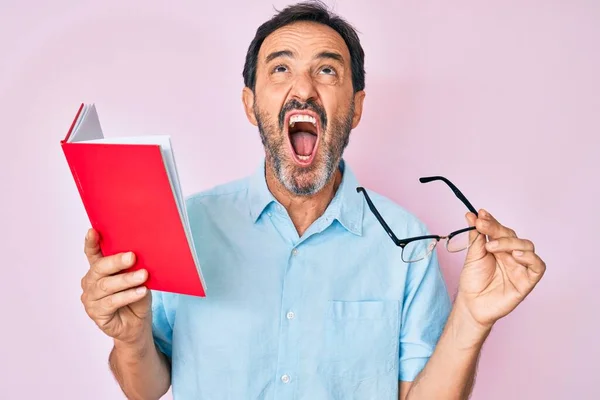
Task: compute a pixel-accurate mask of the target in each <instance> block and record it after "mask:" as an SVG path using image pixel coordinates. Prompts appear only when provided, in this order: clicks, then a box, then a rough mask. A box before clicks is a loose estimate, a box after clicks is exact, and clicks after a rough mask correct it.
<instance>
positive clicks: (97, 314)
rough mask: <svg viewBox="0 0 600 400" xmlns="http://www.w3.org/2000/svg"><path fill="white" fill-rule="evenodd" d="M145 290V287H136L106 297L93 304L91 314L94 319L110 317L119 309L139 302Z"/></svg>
mask: <svg viewBox="0 0 600 400" xmlns="http://www.w3.org/2000/svg"><path fill="white" fill-rule="evenodd" d="M147 290H148V289H147V288H146V287H145V286H138V287H136V288H132V289H127V290H124V291H122V292H117V293H114V294H111V295H110V296H106V297H104V298H102V299H101V300H98V301H96V302H95V304H94V306H93V310H92V312H91V314H92V316H93V318H94V319H99V318H106V317H111V316H112V315H113V314H114V313H115V312H117V310H118V309H119V308H121V307H125V306H127V305H129V304H131V303H135V302H136V301H139V300H141V299H142V298H143V297H144V296H145V295H146V292H147Z"/></svg>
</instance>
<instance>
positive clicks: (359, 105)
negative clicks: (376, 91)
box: [352, 90, 366, 129]
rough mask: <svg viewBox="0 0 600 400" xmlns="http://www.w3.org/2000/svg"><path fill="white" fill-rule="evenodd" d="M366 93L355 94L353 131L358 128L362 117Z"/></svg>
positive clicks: (362, 91)
mask: <svg viewBox="0 0 600 400" xmlns="http://www.w3.org/2000/svg"><path fill="white" fill-rule="evenodd" d="M365 95H366V93H365V91H364V90H361V91H358V92H356V93H354V116H353V117H352V129H354V128H356V127H357V126H358V123H359V122H360V118H361V117H362V111H363V102H364V101H365Z"/></svg>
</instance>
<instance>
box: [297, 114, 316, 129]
mask: <svg viewBox="0 0 600 400" xmlns="http://www.w3.org/2000/svg"><path fill="white" fill-rule="evenodd" d="M296 122H310V123H311V124H313V125H315V126H316V125H317V119H316V118H315V117H313V116H312V115H303V114H296V115H292V117H291V118H290V126H294V124H295V123H296Z"/></svg>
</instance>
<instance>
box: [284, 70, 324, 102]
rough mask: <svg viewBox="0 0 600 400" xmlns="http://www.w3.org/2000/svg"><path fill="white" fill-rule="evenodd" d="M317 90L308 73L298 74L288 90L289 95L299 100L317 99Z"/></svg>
mask: <svg viewBox="0 0 600 400" xmlns="http://www.w3.org/2000/svg"><path fill="white" fill-rule="evenodd" d="M317 96H318V95H317V90H316V87H315V85H314V82H313V80H312V78H311V76H310V75H309V74H299V75H298V76H296V78H295V79H294V84H293V85H292V88H291V90H290V97H291V98H292V99H295V100H298V101H300V102H303V103H305V102H307V101H309V100H313V101H314V100H316V99H317Z"/></svg>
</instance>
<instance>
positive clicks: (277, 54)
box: [265, 50, 344, 65]
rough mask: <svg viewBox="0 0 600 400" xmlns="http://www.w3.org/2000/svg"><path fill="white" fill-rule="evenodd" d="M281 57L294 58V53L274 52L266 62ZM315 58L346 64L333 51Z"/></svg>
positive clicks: (287, 51)
mask: <svg viewBox="0 0 600 400" xmlns="http://www.w3.org/2000/svg"><path fill="white" fill-rule="evenodd" d="M279 57H288V58H294V52H292V51H291V50H279V51H274V52H272V53H270V54H269V55H268V56H267V57H266V60H265V61H266V62H267V63H268V62H271V61H273V60H274V59H276V58H279ZM315 58H316V59H329V60H335V61H337V62H339V63H340V64H342V65H343V64H344V58H343V57H342V55H341V54H339V53H336V52H333V51H322V52H320V53H319V54H317V55H316V56H315Z"/></svg>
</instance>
